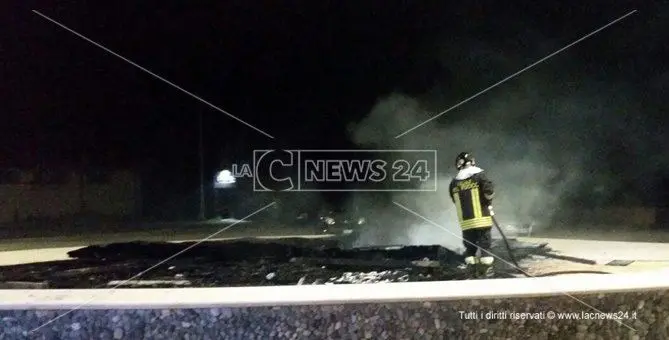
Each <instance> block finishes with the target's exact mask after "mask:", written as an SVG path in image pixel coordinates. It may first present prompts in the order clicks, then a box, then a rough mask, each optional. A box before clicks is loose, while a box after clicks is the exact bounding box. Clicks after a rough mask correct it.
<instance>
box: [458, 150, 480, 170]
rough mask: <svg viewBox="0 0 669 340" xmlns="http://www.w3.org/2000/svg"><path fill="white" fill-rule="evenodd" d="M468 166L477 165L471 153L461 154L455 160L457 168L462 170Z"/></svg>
mask: <svg viewBox="0 0 669 340" xmlns="http://www.w3.org/2000/svg"><path fill="white" fill-rule="evenodd" d="M467 164H471V165H474V164H476V162H475V161H474V156H472V155H471V154H470V153H469V152H461V153H460V154H458V157H456V158H455V168H456V169H458V170H460V169H462V168H464V167H465V165H467Z"/></svg>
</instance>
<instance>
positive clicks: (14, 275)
mask: <svg viewBox="0 0 669 340" xmlns="http://www.w3.org/2000/svg"><path fill="white" fill-rule="evenodd" d="M351 237H355V234H354V233H352V234H345V235H341V236H338V237H330V238H319V239H306V238H285V239H274V240H266V239H253V238H249V239H238V240H232V241H210V242H202V243H198V244H195V243H194V242H180V243H170V242H139V241H138V242H127V243H112V244H106V245H92V246H88V247H84V248H80V249H77V250H74V251H71V252H69V253H68V255H69V256H70V257H71V259H69V260H62V261H50V262H40V263H30V264H21V265H13V266H3V267H0V286H1V287H0V288H21V289H26V288H51V289H59V288H110V287H118V288H126V287H127V288H129V287H132V288H141V287H147V288H156V287H231V286H273V285H296V284H301V285H306V284H346V283H381V282H415V281H445V280H463V279H469V278H470V277H468V274H467V272H465V271H462V270H459V269H458V265H459V264H460V263H462V256H461V255H460V254H458V253H456V252H453V251H451V250H449V249H447V248H444V247H441V246H438V245H425V246H379V247H365V248H348V247H346V246H345V245H346V244H350V238H351ZM510 241H511V247H512V248H513V250H514V253H515V254H514V255H515V256H516V258H518V259H522V258H526V257H528V256H530V255H533V254H536V255H544V254H548V253H549V252H550V249H549V248H547V247H546V244H527V243H521V242H518V241H516V240H514V239H511V240H510ZM493 248H495V252H496V254H500V255H503V254H504V253H505V250H504V248H503V246H502V245H501V244H498V243H496V244H495V245H494V247H493ZM175 254H179V255H178V256H174V255H175ZM170 257H173V259H171V260H169V261H166V262H165V263H164V264H161V265H158V266H156V264H158V263H160V262H161V261H163V260H165V259H166V258H170ZM498 262H499V263H500V264H501V265H502V266H503V265H504V263H503V261H498ZM152 267H154V268H152ZM149 268H152V269H151V270H149V271H147V272H146V273H145V274H143V275H141V277H137V278H134V279H133V280H131V281H128V280H129V279H130V278H133V277H134V276H136V275H137V274H138V273H140V272H143V271H145V270H147V269H149ZM500 269H501V270H499V271H498V272H499V273H500V274H499V275H500V276H501V277H505V276H507V277H508V276H510V273H511V271H509V270H511V268H506V269H504V268H500ZM505 272H506V274H505Z"/></svg>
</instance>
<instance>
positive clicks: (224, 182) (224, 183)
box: [214, 170, 237, 188]
mask: <svg viewBox="0 0 669 340" xmlns="http://www.w3.org/2000/svg"><path fill="white" fill-rule="evenodd" d="M236 182H237V179H236V178H235V176H233V175H232V172H231V171H230V170H223V171H220V172H219V173H218V174H216V181H215V183H214V186H215V187H216V188H228V187H231V186H233V185H234V184H235V183H236Z"/></svg>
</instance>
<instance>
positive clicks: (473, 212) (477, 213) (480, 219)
mask: <svg viewBox="0 0 669 340" xmlns="http://www.w3.org/2000/svg"><path fill="white" fill-rule="evenodd" d="M449 193H450V195H451V199H452V200H453V203H455V209H456V210H457V213H458V221H459V222H460V227H461V228H462V230H467V229H474V228H487V227H492V217H491V216H490V209H489V208H488V207H489V206H490V204H491V202H492V198H493V196H494V194H495V192H494V187H493V184H492V182H491V181H490V180H488V178H487V177H486V176H485V174H484V173H483V169H481V168H479V167H476V166H473V165H472V166H468V167H465V168H464V169H462V170H460V171H459V172H458V174H457V175H456V176H455V178H453V180H452V181H451V185H450V188H449Z"/></svg>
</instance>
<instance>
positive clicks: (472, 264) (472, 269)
mask: <svg viewBox="0 0 669 340" xmlns="http://www.w3.org/2000/svg"><path fill="white" fill-rule="evenodd" d="M477 264H478V261H477V257H476V256H467V257H465V263H463V264H462V265H460V266H459V267H458V268H460V269H462V270H466V271H468V272H469V274H470V275H471V276H473V277H476V266H477Z"/></svg>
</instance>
